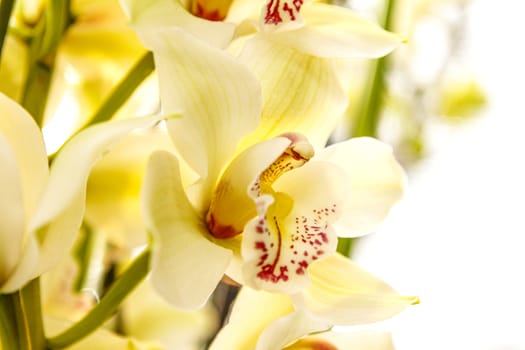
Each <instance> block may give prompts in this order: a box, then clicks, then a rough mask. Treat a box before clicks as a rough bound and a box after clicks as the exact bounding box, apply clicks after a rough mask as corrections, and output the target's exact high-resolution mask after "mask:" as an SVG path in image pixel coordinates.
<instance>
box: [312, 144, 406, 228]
mask: <svg viewBox="0 0 525 350" xmlns="http://www.w3.org/2000/svg"><path fill="white" fill-rule="evenodd" d="M319 159H323V160H327V161H330V162H333V163H335V164H337V165H338V166H340V167H341V168H342V169H344V170H345V172H346V176H347V184H348V186H347V191H348V192H347V194H346V195H347V200H346V201H345V208H344V210H343V212H344V216H343V217H342V218H341V220H339V221H338V222H337V226H338V230H337V231H338V235H339V236H341V237H356V236H361V235H364V234H367V233H370V232H373V231H374V230H375V229H376V228H377V227H378V225H379V224H380V223H381V222H382V221H383V220H384V219H385V217H386V216H387V214H388V212H389V210H390V208H391V207H392V206H393V205H394V204H395V203H396V202H397V201H398V200H399V199H400V198H401V197H402V195H403V191H404V188H405V183H406V176H405V173H404V171H403V169H402V168H401V166H400V165H399V163H398V162H397V161H396V160H395V158H394V154H393V151H392V148H391V147H390V146H388V145H387V144H385V143H382V142H380V141H378V140H375V139H372V138H369V137H360V138H354V139H350V140H348V141H345V142H341V143H338V144H335V145H332V146H330V147H327V148H326V149H325V150H324V151H323V152H322V153H321V154H319ZM339 228H340V229H339Z"/></svg>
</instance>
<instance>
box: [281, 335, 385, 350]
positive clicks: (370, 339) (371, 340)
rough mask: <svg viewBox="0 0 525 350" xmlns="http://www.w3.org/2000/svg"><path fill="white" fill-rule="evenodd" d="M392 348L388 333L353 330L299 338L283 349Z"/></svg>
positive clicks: (381, 349) (358, 349) (362, 349)
mask: <svg viewBox="0 0 525 350" xmlns="http://www.w3.org/2000/svg"><path fill="white" fill-rule="evenodd" d="M320 349H323V350H337V349H356V350H394V349H395V348H394V344H393V342H392V336H391V334H390V333H386V332H377V331H353V332H345V333H336V332H325V333H320V334H316V335H313V336H308V337H306V338H303V339H300V340H298V341H297V342H295V343H293V344H292V345H290V346H287V347H286V348H284V349H283V350H320Z"/></svg>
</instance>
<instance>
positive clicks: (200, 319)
mask: <svg viewBox="0 0 525 350" xmlns="http://www.w3.org/2000/svg"><path fill="white" fill-rule="evenodd" d="M120 317H121V318H120V321H121V322H122V331H123V333H124V334H126V335H128V336H132V337H134V338H136V339H138V340H141V341H144V342H148V343H151V344H159V345H160V346H162V348H163V349H166V350H199V349H203V348H204V345H205V344H206V342H207V341H208V340H209V339H210V337H211V336H212V334H213V332H214V331H215V330H216V329H217V327H218V315H217V313H216V310H215V309H214V308H213V307H211V305H207V306H206V307H204V308H202V309H200V310H198V311H180V310H177V309H175V308H174V307H173V306H171V305H170V304H168V303H167V302H166V301H164V300H163V299H162V298H160V296H158V295H157V294H156V293H155V291H154V290H153V288H152V286H151V282H150V281H149V280H146V281H145V282H144V283H142V284H141V285H140V286H139V287H138V288H137V289H136V290H135V291H133V293H132V294H131V295H130V296H129V298H128V299H127V300H126V301H125V303H124V304H123V306H122V311H121V315H120Z"/></svg>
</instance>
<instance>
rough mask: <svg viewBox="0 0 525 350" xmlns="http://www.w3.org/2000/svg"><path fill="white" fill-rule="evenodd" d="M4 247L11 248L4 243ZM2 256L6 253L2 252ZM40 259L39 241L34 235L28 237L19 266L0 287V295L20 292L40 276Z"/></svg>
mask: <svg viewBox="0 0 525 350" xmlns="http://www.w3.org/2000/svg"><path fill="white" fill-rule="evenodd" d="M2 242H5V241H2ZM2 245H5V246H8V247H11V245H10V244H9V245H8V244H5V243H3V244H2ZM2 254H4V252H2ZM38 259H39V251H38V243H37V240H36V238H35V237H34V236H33V235H28V236H27V239H26V241H25V244H24V250H23V251H22V252H21V255H20V256H19V259H18V264H17V265H16V266H15V268H14V269H13V270H12V271H11V274H10V276H9V279H8V280H7V281H6V282H5V283H3V284H1V285H0V293H12V292H14V291H16V290H19V289H20V288H22V287H23V286H24V285H25V284H26V283H27V282H29V281H30V280H32V279H33V278H35V277H36V276H38V267H39V265H38ZM2 264H3V263H2Z"/></svg>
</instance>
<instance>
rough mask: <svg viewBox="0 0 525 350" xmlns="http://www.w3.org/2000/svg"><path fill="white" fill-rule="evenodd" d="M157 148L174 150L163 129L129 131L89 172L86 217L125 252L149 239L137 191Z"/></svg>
mask: <svg viewBox="0 0 525 350" xmlns="http://www.w3.org/2000/svg"><path fill="white" fill-rule="evenodd" d="M156 150H170V151H174V147H173V145H172V143H171V141H170V140H169V136H168V135H167V133H166V132H165V130H162V129H160V128H155V129H151V130H147V131H141V132H136V133H132V134H130V135H128V136H126V137H124V138H123V139H122V141H120V142H119V143H118V144H117V145H115V148H114V149H113V150H112V151H111V153H109V154H108V155H107V156H106V157H104V158H103V159H101V160H100V161H99V162H97V164H95V166H94V167H93V169H92V171H91V173H90V175H89V179H88V183H87V196H86V214H85V220H86V222H87V223H88V224H89V225H90V227H91V228H92V229H94V230H95V231H96V232H99V233H101V234H103V235H104V236H105V237H106V239H107V240H108V242H109V243H111V244H113V245H114V246H116V247H119V248H121V249H124V251H126V252H128V253H129V252H131V251H132V249H134V248H137V247H139V246H142V245H145V244H147V242H148V235H147V232H146V228H145V227H144V223H143V220H142V216H141V213H140V200H139V194H140V188H141V184H142V181H143V177H144V171H145V168H146V162H147V159H148V157H149V156H150V154H151V153H153V152H154V151H156Z"/></svg>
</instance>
